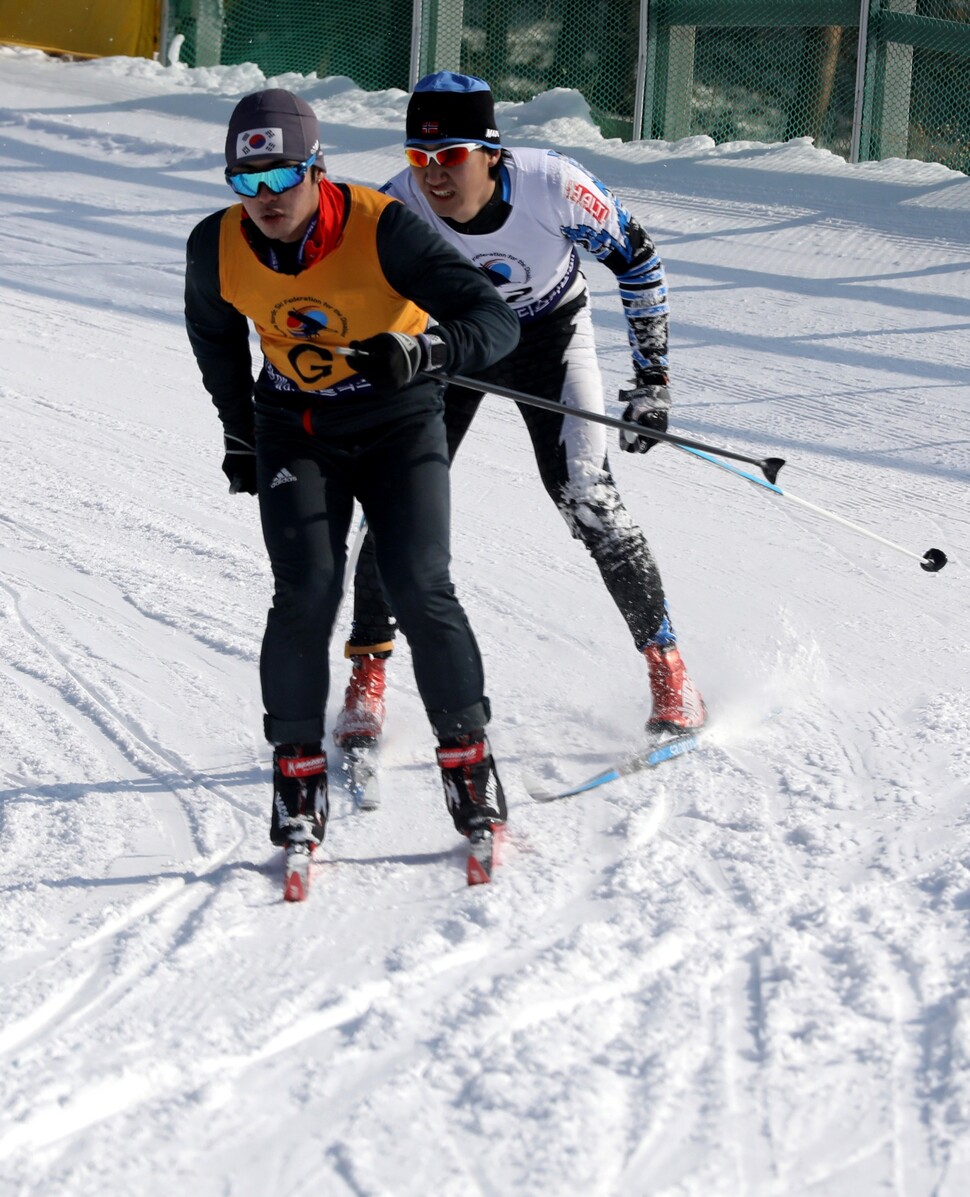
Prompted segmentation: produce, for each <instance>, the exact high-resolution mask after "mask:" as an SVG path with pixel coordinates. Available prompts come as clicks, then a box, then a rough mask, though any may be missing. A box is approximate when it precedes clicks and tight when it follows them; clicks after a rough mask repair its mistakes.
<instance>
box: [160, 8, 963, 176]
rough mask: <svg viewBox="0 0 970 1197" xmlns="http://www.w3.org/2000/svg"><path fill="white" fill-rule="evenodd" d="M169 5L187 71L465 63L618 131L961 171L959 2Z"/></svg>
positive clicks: (509, 96)
mask: <svg viewBox="0 0 970 1197" xmlns="http://www.w3.org/2000/svg"><path fill="white" fill-rule="evenodd" d="M169 13H170V16H169V28H168V30H167V34H166V38H165V39H163V40H164V44H166V45H167V44H168V43H169V41H170V39H171V38H172V36H173V35H175V34H177V33H181V34H182V35H183V36H184V39H185V41H184V45H183V47H182V51H181V60H182V61H183V62H185V63H186V64H188V65H190V66H195V65H206V64H211V63H217V62H222V63H227V64H228V63H239V62H255V63H256V64H257V65H258V66H259V67H260V68H261V69H262V70H263V72H264V73H265V74H266V75H267V76H271V75H280V74H284V73H286V72H288V71H295V72H299V73H301V74H309V73H311V72H315V73H316V74H317V76H318V77H325V76H327V75H347V76H349V77H350V78H352V79H353V80H355V82H356V83H358V84H359V85H360V86H361V87H363V88H366V89H369V90H377V89H381V88H385V87H400V88H407V87H409V86H410V84H411V83H413V81H414V79H416V78H417V77H419V76H420V75H423V74H425V73H427V72H429V71H432V70H441V69H451V70H462V71H466V72H468V73H470V74H474V75H480V76H482V77H484V78H486V79H488V80H489V82H490V83H491V85H492V88H493V90H494V92H495V95H496V97H497V98H498V99H500V100H524V99H530V98H532V97H533V96H534V95H536V94H537V93H539V92H542V91H546V90H549V89H550V88H554V87H568V88H573V89H576V90H578V91H580V92H582V94H583V96H584V97H585V99H586V101H587V103H588V104H589V106H590V111H591V112H592V115H593V118H594V119H595V120H596V121H597V122H598V123H599V125H600V127H601V128H602V129H603V132H604V133H605V134H606V135H607V136H611V137H624V138H630V137H635V136H638V135H639V136H643V137H651V138H662V139H664V140H676V139H678V138H681V137H687V136H692V135H697V134H706V135H707V136H710V137H712V138H714V140H715V141H718V142H724V141H736V140H749V141H766V142H774V141H785V140H787V139H789V138H792V137H811V138H813V139H814V141H815V143H816V144H817V145H819V146H820V147H822V148H825V149H829V150H832V151H833V152H834V153H837V154H840V155H842V156H843V157H852V156H855V155H857V156H858V157H859V158H860V159H863V160H865V159H871V158H886V157H910V158H921V159H924V160H927V161H938V162H943V163H945V164H946V165H948V166H951V167H954V168H956V169H958V170H964V171H967V170H970V0H650V3H649V4H643V3H642V2H641V0H274V2H273V3H272V4H267V3H265V0H170V5H169ZM644 18H645V20H644ZM641 21H644V24H643V26H642V27H641ZM863 29H865V32H866V37H865V39H864V40H862V42H861V44H860V33H861V31H862V30H863ZM860 59H861V63H862V65H861V67H860Z"/></svg>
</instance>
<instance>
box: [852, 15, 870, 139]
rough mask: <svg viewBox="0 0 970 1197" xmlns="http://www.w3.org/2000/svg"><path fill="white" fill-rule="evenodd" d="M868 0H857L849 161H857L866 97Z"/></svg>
mask: <svg viewBox="0 0 970 1197" xmlns="http://www.w3.org/2000/svg"><path fill="white" fill-rule="evenodd" d="M869 4H870V0H859V45H858V49H857V51H856V66H855V99H854V101H853V104H852V143H851V148H850V150H849V161H850V162H858V161H859V152H860V148H861V143H862V110H863V106H864V104H865V98H866V55H867V53H868V48H869Z"/></svg>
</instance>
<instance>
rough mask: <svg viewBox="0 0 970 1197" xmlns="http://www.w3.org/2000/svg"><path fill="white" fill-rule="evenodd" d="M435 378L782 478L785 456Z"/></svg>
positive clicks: (470, 381) (458, 379) (477, 383)
mask: <svg viewBox="0 0 970 1197" xmlns="http://www.w3.org/2000/svg"><path fill="white" fill-rule="evenodd" d="M434 377H435V378H436V379H437V380H438V381H439V382H446V383H449V384H451V385H453V386H458V387H469V388H471V389H472V390H475V391H487V392H488V393H489V394H490V395H499V396H500V397H501V398H503V399H514V400H515V402H516V403H527V404H529V406H530V407H542V408H545V410H546V411H555V412H560V413H561V414H563V415H568V416H579V417H580V419H582V420H589V421H590V422H591V423H593V424H606V425H607V426H608V427H610V428H620V429H622V430H623V431H624V432H631V433H633V434H634V435H636V436H644V435H646V436H649V437H650V439H651V440H652V441H667V442H668V443H669V444H671V445H677V446H679V447H680V448H682V449H700V450H703V451H705V452H707V453H714V454H716V455H717V456H718V457H729V458H731V459H732V460H733V461H744V462H747V463H748V465H755V466H757V467H758V469H760V470H761V471H762V473H763V474H764V476H765V477H766V478H767V479H768V481H769V482H770V483H774V481H775V479H776V478H777V477H778V471H779V470H780V469H781V467H782V466H783V465H784V464H785V459H784V458H783V457H749V456H748V455H747V454H745V453H735V452H734V451H733V450H732V449H721V448H718V447H717V446H716V445H705V444H704V443H703V442H702V441H694V440H688V438H687V437H685V436H679V435H677V434H676V433H673V432H660V431H658V430H656V429H654V428H644V426H643V425H642V424H637V423H634V421H633V420H621V419H619V418H618V417H617V416H608V415H606V414H605V413H604V412H598V411H586V410H585V409H584V408H582V407H572V406H571V405H570V404H568V403H559V402H558V401H557V400H555V399H541V398H540V397H539V396H538V395H526V394H524V393H523V392H522V391H513V390H511V389H510V388H509V387H501V386H497V385H496V384H495V383H493V382H485V381H483V380H480V379H477V378H465V377H464V376H463V375H461V374H441V373H439V372H437V371H436V372H435V374H434Z"/></svg>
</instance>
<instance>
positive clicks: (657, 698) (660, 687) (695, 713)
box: [643, 644, 707, 735]
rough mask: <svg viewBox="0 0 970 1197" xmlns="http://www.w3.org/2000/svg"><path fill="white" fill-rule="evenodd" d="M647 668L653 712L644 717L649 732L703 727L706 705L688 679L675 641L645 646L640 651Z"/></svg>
mask: <svg viewBox="0 0 970 1197" xmlns="http://www.w3.org/2000/svg"><path fill="white" fill-rule="evenodd" d="M643 655H644V656H645V657H646V659H647V668H648V669H649V670H650V693H651V695H652V696H653V711H652V712H651V715H650V718H649V719H648V720H647V731H648V732H650V733H651V734H654V735H656V734H659V733H661V732H671V733H673V734H677V733H678V732H684V731H696V730H697V729H698V728H701V727H703V726H704V720H705V719H706V718H707V708H706V707H705V706H704V700H703V698H701V693H700V691H699V690H698V689H697V687H696V686H695V685H694V683H693V682H692V681H691V680H690V677H689V676H688V673H687V666H686V665H685V664H684V660H683V658H682V657H681V655H680V650H679V649H678V648H677V645H676V644H668V645H666V646H665V647H661V646H660V645H657V644H651V645H648V646H647V647H646V648H645V649H644V650H643Z"/></svg>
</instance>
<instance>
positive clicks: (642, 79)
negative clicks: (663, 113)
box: [633, 0, 650, 141]
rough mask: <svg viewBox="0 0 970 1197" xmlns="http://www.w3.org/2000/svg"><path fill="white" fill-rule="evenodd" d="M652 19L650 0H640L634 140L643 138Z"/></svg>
mask: <svg viewBox="0 0 970 1197" xmlns="http://www.w3.org/2000/svg"><path fill="white" fill-rule="evenodd" d="M649 21H650V0H640V20H639V24H638V26H637V85H636V95H635V96H634V99H633V140H634V141H642V139H643V107H644V104H645V102H646V91H647V27H648V24H649Z"/></svg>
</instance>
